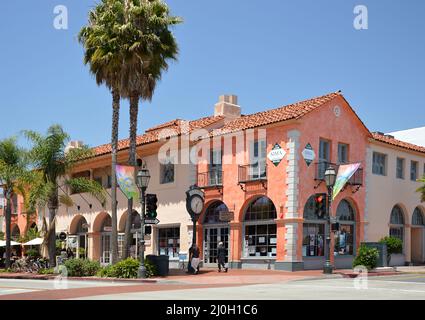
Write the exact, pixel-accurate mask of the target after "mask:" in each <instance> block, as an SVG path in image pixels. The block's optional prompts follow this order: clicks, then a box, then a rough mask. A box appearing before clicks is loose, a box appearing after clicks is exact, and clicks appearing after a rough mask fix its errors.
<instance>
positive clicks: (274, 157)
mask: <svg viewBox="0 0 425 320" xmlns="http://www.w3.org/2000/svg"><path fill="white" fill-rule="evenodd" d="M285 155H286V151H285V150H284V149H282V148H281V146H280V145H279V144H278V143H276V144H275V145H274V146H273V149H272V150H270V152H269V154H268V155H267V158H269V160H270V161H271V162H273V164H274V165H275V166H276V167H277V166H278V165H279V163H280V162H281V161H282V159H283V158H284V157H285Z"/></svg>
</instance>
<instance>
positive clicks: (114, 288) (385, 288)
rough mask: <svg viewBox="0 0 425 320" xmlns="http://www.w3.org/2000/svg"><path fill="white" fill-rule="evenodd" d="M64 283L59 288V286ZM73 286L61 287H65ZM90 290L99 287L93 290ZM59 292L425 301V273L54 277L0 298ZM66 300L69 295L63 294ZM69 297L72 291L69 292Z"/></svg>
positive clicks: (4, 285)
mask: <svg viewBox="0 0 425 320" xmlns="http://www.w3.org/2000/svg"><path fill="white" fill-rule="evenodd" d="M61 285H62V286H63V287H60V286H61ZM65 288H67V289H69V290H62V289H65ZM91 288H94V289H95V290H93V291H91ZM47 291H48V292H49V293H50V294H53V293H54V295H53V296H54V297H55V298H59V299H60V298H61V295H62V294H63V293H64V292H66V291H68V292H70V291H78V292H79V294H78V295H79V296H78V295H77V296H75V297H72V298H73V299H84V300H88V299H142V300H176V299H178V300H192V299H197V300H209V299H211V297H214V298H215V299H220V300H226V299H236V300H250V299H253V298H254V299H256V300H257V299H258V300H262V299H271V300H289V299H290V300H292V299H296V300H312V299H325V300H345V299H347V300H356V299H378V300H380V299H383V300H392V299H397V300H398V299H415V300H416V299H419V300H425V274H408V275H398V276H385V277H383V276H380V277H369V278H367V279H366V280H359V279H350V278H326V279H324V278H321V279H303V280H292V281H284V282H278V283H272V284H270V283H269V284H255V285H233V286H228V287H222V286H221V285H220V286H218V287H212V286H205V287H202V288H196V286H195V285H193V286H186V287H184V286H178V285H175V284H171V283H168V284H167V283H162V284H129V283H107V282H97V281H68V282H67V283H66V287H65V286H64V284H63V283H62V284H61V283H55V281H53V280H44V281H43V280H12V279H1V280H0V299H1V298H2V297H3V298H6V297H9V295H13V296H11V297H13V298H14V299H16V298H17V297H19V296H18V295H17V294H25V296H26V297H27V298H28V296H30V297H31V295H36V294H35V293H43V292H47ZM63 297H64V298H66V295H64V296H63ZM68 298H69V295H68Z"/></svg>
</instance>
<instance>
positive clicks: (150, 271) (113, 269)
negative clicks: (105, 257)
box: [97, 258, 157, 279]
mask: <svg viewBox="0 0 425 320" xmlns="http://www.w3.org/2000/svg"><path fill="white" fill-rule="evenodd" d="M139 266H140V262H139V260H137V259H134V258H128V259H125V260H122V261H120V262H118V263H116V264H115V265H109V266H106V267H104V268H101V269H100V270H99V271H98V272H97V276H99V277H109V278H125V279H131V278H137V276H138V273H139ZM145 267H146V276H147V277H148V278H149V277H152V276H155V275H156V274H157V272H156V268H155V266H154V265H153V264H152V263H150V262H149V261H147V260H145Z"/></svg>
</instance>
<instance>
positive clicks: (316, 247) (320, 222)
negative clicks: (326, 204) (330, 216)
mask: <svg viewBox="0 0 425 320" xmlns="http://www.w3.org/2000/svg"><path fill="white" fill-rule="evenodd" d="M314 197H315V196H311V197H310V198H309V199H308V200H307V203H306V205H305V207H304V221H305V222H304V224H303V256H304V257H322V256H324V254H325V247H324V245H325V220H324V219H323V218H321V217H319V216H318V214H317V212H316V210H315V201H314Z"/></svg>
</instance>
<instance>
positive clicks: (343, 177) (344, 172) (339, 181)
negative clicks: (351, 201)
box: [332, 163, 360, 200]
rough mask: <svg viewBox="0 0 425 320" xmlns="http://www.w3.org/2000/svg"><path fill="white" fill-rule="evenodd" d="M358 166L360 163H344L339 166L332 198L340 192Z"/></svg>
mask: <svg viewBox="0 0 425 320" xmlns="http://www.w3.org/2000/svg"><path fill="white" fill-rule="evenodd" d="M359 167H360V163H352V164H344V165H340V166H339V169H338V175H337V176H336V181H335V185H334V188H333V195H332V200H334V199H335V198H336V196H337V195H338V193H340V192H341V190H342V188H344V186H345V184H346V183H347V181H348V180H350V178H351V177H352V176H353V175H354V173H355V172H356V171H357V169H358V168H359Z"/></svg>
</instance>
